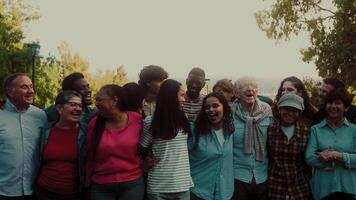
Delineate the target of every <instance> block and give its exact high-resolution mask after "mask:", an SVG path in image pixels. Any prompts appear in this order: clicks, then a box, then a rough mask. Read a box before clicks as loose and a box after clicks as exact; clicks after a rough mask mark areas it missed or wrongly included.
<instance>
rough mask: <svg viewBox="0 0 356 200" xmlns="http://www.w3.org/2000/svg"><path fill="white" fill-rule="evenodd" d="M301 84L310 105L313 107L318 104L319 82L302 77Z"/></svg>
mask: <svg viewBox="0 0 356 200" xmlns="http://www.w3.org/2000/svg"><path fill="white" fill-rule="evenodd" d="M302 81H303V83H304V86H305V89H306V90H307V91H308V95H309V97H310V103H311V104H312V105H314V106H317V105H318V104H319V88H320V85H321V82H320V81H316V80H314V79H313V78H311V77H303V80H302Z"/></svg>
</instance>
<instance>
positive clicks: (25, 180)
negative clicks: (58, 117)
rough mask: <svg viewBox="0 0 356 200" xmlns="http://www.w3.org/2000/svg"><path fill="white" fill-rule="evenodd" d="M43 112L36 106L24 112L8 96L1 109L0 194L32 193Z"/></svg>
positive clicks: (44, 121) (11, 195)
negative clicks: (17, 108)
mask: <svg viewBox="0 0 356 200" xmlns="http://www.w3.org/2000/svg"><path fill="white" fill-rule="evenodd" d="M46 121H47V117H46V114H45V113H44V112H43V111H42V110H41V109H39V108H37V107H35V106H32V105H31V106H30V107H29V108H28V109H27V110H26V111H24V112H18V111H17V110H16V107H15V106H14V105H13V104H12V103H11V102H10V101H9V100H7V101H6V102H5V107H4V109H0V195H2V196H9V197H16V196H23V195H31V194H32V188H33V184H34V181H35V177H36V173H37V170H38V165H39V157H40V156H39V155H40V153H39V147H40V145H39V142H40V130H41V128H42V127H43V126H44V124H45V123H46Z"/></svg>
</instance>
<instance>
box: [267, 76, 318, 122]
mask: <svg viewBox="0 0 356 200" xmlns="http://www.w3.org/2000/svg"><path fill="white" fill-rule="evenodd" d="M286 93H293V94H296V95H298V96H300V97H302V98H303V100H304V111H303V112H302V113H301V116H300V119H299V122H300V123H302V124H305V125H307V126H309V127H310V126H311V125H312V122H313V115H314V114H315V113H316V112H317V111H318V110H317V108H316V107H315V106H314V105H312V104H311V103H310V98H309V95H308V91H307V90H306V89H305V86H304V83H303V82H302V81H301V80H300V79H299V78H297V77H295V76H289V77H287V78H285V79H283V80H282V82H281V85H280V86H279V89H278V92H277V95H276V98H275V99H274V104H273V106H272V111H273V116H274V117H276V118H278V117H279V112H278V107H277V106H276V104H277V102H278V101H279V99H280V98H281V96H283V95H284V94H286Z"/></svg>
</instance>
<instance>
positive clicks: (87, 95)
mask: <svg viewBox="0 0 356 200" xmlns="http://www.w3.org/2000/svg"><path fill="white" fill-rule="evenodd" d="M74 90H75V91H77V92H78V93H79V94H80V95H82V102H83V105H84V106H88V105H90V104H92V98H91V90H90V86H89V83H88V82H87V81H86V80H85V79H83V78H81V79H78V80H76V81H75V82H74Z"/></svg>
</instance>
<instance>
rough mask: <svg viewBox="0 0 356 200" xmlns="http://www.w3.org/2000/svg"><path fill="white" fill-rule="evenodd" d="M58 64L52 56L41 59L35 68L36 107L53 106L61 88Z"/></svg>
mask: <svg viewBox="0 0 356 200" xmlns="http://www.w3.org/2000/svg"><path fill="white" fill-rule="evenodd" d="M59 74H60V62H59V61H58V60H57V59H56V58H55V57H53V56H49V57H47V58H43V59H41V63H40V64H39V65H37V67H36V82H35V86H36V94H37V95H36V98H35V102H36V105H37V106H38V107H40V108H45V107H48V106H49V105H51V104H53V103H54V101H55V99H56V96H57V94H58V92H59V90H60V88H61V85H60V83H61V81H60V78H61V77H60V76H58V75H59Z"/></svg>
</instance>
